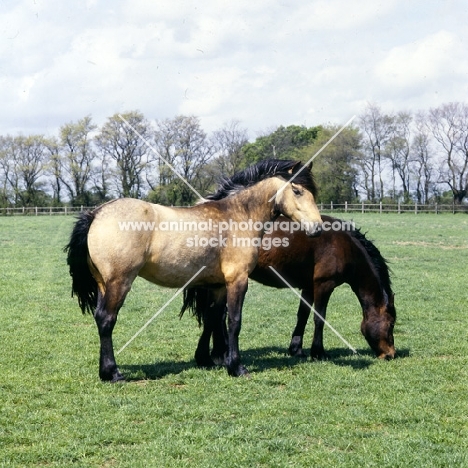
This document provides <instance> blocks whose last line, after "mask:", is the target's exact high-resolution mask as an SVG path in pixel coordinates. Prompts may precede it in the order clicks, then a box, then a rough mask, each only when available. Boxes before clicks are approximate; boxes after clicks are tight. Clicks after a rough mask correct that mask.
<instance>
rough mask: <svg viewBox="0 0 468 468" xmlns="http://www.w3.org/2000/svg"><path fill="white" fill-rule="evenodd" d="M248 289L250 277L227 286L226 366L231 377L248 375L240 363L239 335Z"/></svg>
mask: <svg viewBox="0 0 468 468" xmlns="http://www.w3.org/2000/svg"><path fill="white" fill-rule="evenodd" d="M247 287H248V277H247V276H246V277H245V278H242V279H240V280H237V281H236V282H233V283H229V284H228V285H227V308H228V351H227V355H226V359H225V364H226V367H227V371H228V373H229V375H232V376H234V377H238V376H240V375H248V371H247V369H246V368H245V367H244V366H243V365H242V364H241V363H240V353H239V333H240V329H241V322H242V305H243V303H244V297H245V293H246V292H247Z"/></svg>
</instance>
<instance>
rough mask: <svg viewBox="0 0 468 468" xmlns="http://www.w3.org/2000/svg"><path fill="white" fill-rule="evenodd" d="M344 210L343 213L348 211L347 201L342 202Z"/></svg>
mask: <svg viewBox="0 0 468 468" xmlns="http://www.w3.org/2000/svg"><path fill="white" fill-rule="evenodd" d="M344 212H345V213H347V212H348V202H347V201H345V202H344Z"/></svg>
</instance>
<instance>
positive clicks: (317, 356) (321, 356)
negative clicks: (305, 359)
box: [310, 351, 328, 361]
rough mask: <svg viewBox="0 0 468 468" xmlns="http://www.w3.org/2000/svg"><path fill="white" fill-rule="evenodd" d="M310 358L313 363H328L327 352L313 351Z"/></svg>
mask: <svg viewBox="0 0 468 468" xmlns="http://www.w3.org/2000/svg"><path fill="white" fill-rule="evenodd" d="M310 357H311V359H312V361H326V360H327V359H328V354H327V353H326V352H325V351H311V352H310Z"/></svg>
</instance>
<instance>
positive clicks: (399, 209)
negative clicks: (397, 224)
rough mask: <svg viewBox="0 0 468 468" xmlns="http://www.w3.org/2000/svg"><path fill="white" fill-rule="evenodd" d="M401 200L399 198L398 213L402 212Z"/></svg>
mask: <svg viewBox="0 0 468 468" xmlns="http://www.w3.org/2000/svg"><path fill="white" fill-rule="evenodd" d="M400 203H401V201H400V200H398V214H401V206H400Z"/></svg>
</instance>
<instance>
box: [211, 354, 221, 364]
mask: <svg viewBox="0 0 468 468" xmlns="http://www.w3.org/2000/svg"><path fill="white" fill-rule="evenodd" d="M211 359H212V360H213V363H214V365H215V366H224V354H223V355H222V356H215V355H214V354H212V355H211Z"/></svg>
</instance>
